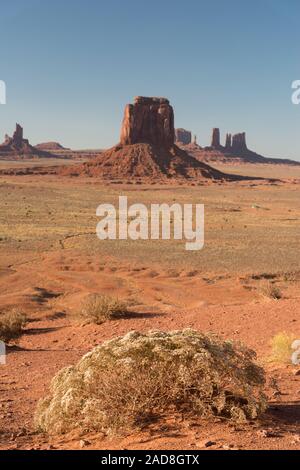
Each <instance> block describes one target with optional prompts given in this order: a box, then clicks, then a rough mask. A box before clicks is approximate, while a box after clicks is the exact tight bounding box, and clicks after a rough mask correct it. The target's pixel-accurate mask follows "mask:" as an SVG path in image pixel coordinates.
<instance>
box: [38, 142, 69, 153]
mask: <svg viewBox="0 0 300 470" xmlns="http://www.w3.org/2000/svg"><path fill="white" fill-rule="evenodd" d="M35 148H37V149H39V150H48V151H50V152H55V151H57V150H71V149H69V148H67V147H63V146H62V145H61V144H59V143H58V142H44V143H42V144H37V145H36V146H35Z"/></svg>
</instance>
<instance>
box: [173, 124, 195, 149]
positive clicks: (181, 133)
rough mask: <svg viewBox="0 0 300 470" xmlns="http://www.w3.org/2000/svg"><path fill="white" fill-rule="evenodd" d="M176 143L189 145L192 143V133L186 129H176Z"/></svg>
mask: <svg viewBox="0 0 300 470" xmlns="http://www.w3.org/2000/svg"><path fill="white" fill-rule="evenodd" d="M175 139H176V143H178V144H182V145H189V144H191V143H192V133H191V132H190V131H187V130H185V129H181V128H180V129H175Z"/></svg>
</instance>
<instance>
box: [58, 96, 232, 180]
mask: <svg viewBox="0 0 300 470" xmlns="http://www.w3.org/2000/svg"><path fill="white" fill-rule="evenodd" d="M62 173H63V174H69V175H70V174H72V175H74V176H77V175H79V176H80V175H87V176H100V177H104V178H107V179H116V178H118V179H122V181H124V178H126V179H128V178H129V179H130V181H132V177H136V178H149V179H153V180H155V181H159V180H162V179H166V178H168V179H169V178H184V179H191V178H192V179H219V180H220V179H221V180H222V179H224V180H225V179H230V178H231V179H232V177H229V176H228V175H226V174H224V173H222V172H220V171H217V170H215V169H214V168H211V167H210V166H209V165H206V164H205V163H202V162H199V161H197V160H196V159H195V158H193V157H192V156H191V155H189V153H187V152H186V151H185V150H183V149H180V148H179V147H177V145H175V129H174V111H173V108H172V106H171V105H170V103H169V101H168V100H167V99H166V98H147V97H143V96H139V97H137V98H135V99H134V103H133V104H128V105H126V107H125V112H124V118H123V123H122V129H121V137H120V143H119V144H118V145H116V146H115V147H113V148H111V149H110V150H107V151H106V152H103V153H101V155H99V156H98V157H97V158H95V159H94V160H92V161H89V162H86V163H84V164H83V165H80V166H76V167H68V168H65V169H64V170H63V172H62Z"/></svg>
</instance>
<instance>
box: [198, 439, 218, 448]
mask: <svg viewBox="0 0 300 470" xmlns="http://www.w3.org/2000/svg"><path fill="white" fill-rule="evenodd" d="M216 445H217V443H216V442H215V441H208V440H206V439H204V440H203V441H199V442H198V443H197V446H198V447H199V448H204V447H213V446H216Z"/></svg>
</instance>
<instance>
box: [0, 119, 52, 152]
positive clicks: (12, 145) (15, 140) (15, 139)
mask: <svg viewBox="0 0 300 470" xmlns="http://www.w3.org/2000/svg"><path fill="white" fill-rule="evenodd" d="M35 157H42V158H45V157H48V158H49V157H52V158H53V157H54V158H56V157H57V155H54V154H52V153H50V152H46V151H44V150H41V149H37V148H36V147H33V146H32V145H30V143H29V141H28V139H24V136H23V127H21V126H20V124H16V130H15V132H14V134H13V136H12V137H10V136H9V135H7V134H6V136H5V140H4V142H3V144H1V145H0V158H5V159H15V158H35Z"/></svg>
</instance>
